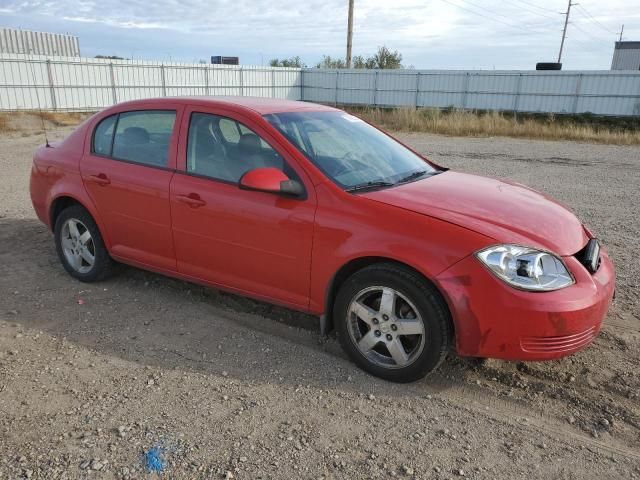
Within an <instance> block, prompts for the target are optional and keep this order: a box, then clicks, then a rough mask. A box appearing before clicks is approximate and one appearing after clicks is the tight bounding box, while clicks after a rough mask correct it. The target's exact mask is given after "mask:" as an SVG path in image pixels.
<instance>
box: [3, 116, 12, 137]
mask: <svg viewBox="0 0 640 480" xmlns="http://www.w3.org/2000/svg"><path fill="white" fill-rule="evenodd" d="M11 131H13V128H12V127H11V125H9V120H8V119H7V116H6V114H4V113H0V133H6V132H11Z"/></svg>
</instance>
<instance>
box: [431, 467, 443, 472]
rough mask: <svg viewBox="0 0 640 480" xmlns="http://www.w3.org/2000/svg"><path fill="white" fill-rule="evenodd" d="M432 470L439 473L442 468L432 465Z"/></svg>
mask: <svg viewBox="0 0 640 480" xmlns="http://www.w3.org/2000/svg"><path fill="white" fill-rule="evenodd" d="M433 471H434V472H436V473H440V472H441V471H442V469H441V468H440V467H433Z"/></svg>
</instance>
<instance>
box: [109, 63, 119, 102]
mask: <svg viewBox="0 0 640 480" xmlns="http://www.w3.org/2000/svg"><path fill="white" fill-rule="evenodd" d="M109 75H110V76H111V97H112V100H113V104H114V105H115V104H116V103H118V94H117V92H116V76H115V74H114V73H113V63H109Z"/></svg>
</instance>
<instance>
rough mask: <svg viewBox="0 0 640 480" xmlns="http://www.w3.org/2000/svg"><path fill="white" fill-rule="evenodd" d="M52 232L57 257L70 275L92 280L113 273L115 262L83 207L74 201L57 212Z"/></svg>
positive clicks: (88, 280)
mask: <svg viewBox="0 0 640 480" xmlns="http://www.w3.org/2000/svg"><path fill="white" fill-rule="evenodd" d="M54 235H55V241H56V250H57V252H58V257H59V258H60V261H61V262H62V266H63V267H64V268H65V270H66V271H67V272H68V273H69V274H70V275H71V276H72V277H75V278H77V279H78V280H81V281H83V282H95V281H99V280H104V279H105V278H107V277H108V276H110V275H111V274H112V273H113V266H114V262H113V260H112V259H111V257H110V256H109V252H107V249H106V247H105V245H104V241H103V240H102V235H100V231H99V230H98V226H97V225H96V222H95V221H94V220H93V217H92V216H91V214H90V213H89V212H87V210H86V209H85V208H84V207H82V206H80V205H73V206H71V207H68V208H65V209H64V210H63V211H62V212H60V214H59V215H58V217H57V218H56V223H55V227H54Z"/></svg>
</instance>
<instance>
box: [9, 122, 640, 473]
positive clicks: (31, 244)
mask: <svg viewBox="0 0 640 480" xmlns="http://www.w3.org/2000/svg"><path fill="white" fill-rule="evenodd" d="M27 133H28V132H27ZM27 133H25V134H22V135H18V134H13V135H5V136H3V137H0V169H1V171H2V175H0V200H1V202H0V264H1V265H2V267H1V270H0V271H1V272H2V274H1V275H0V478H11V479H14V478H46V479H50V478H92V477H93V478H146V477H150V478H155V477H157V476H158V475H157V474H155V473H149V472H148V469H147V468H146V465H145V460H148V459H150V457H149V455H147V456H146V457H145V454H148V453H149V452H151V453H159V456H160V457H161V459H162V460H163V461H164V472H165V474H164V476H167V477H168V478H239V479H258V478H264V479H267V478H278V479H281V478H285V479H288V478H290V479H298V478H305V479H306V478H309V479H318V478H325V479H337V478H353V479H359V478H385V479H386V478H389V477H394V476H396V477H399V478H420V479H426V478H433V479H447V478H450V479H455V478H461V477H464V478H473V479H490V478H491V479H492V478H514V479H516V478H554V479H555V478H560V479H582V478H598V479H609V478H610V479H621V478H640V349H639V348H638V347H639V346H640V313H639V310H640V309H639V299H638V293H639V291H640V288H639V280H638V277H637V276H636V275H637V273H636V272H637V270H638V266H639V262H638V259H637V256H636V255H637V252H638V251H639V250H640V221H638V218H637V208H638V205H639V204H640V190H639V188H638V186H639V184H640V182H639V180H640V148H638V147H615V146H595V145H587V144H577V143H555V142H540V141H526V140H514V139H495V138H489V139H467V138H464V139H462V138H447V137H438V136H431V135H417V134H411V135H402V138H403V139H404V140H406V141H407V142H408V143H409V144H411V145H412V146H413V147H415V148H416V149H418V150H420V151H421V152H424V153H426V154H428V155H429V156H430V157H431V158H433V159H434V160H435V161H437V162H439V163H441V164H442V165H445V166H448V167H451V168H454V169H458V170H462V171H467V172H475V173H481V174H486V175H492V176H498V177H507V178H511V179H515V180H517V181H520V182H522V183H526V184H528V185H530V186H532V187H534V188H537V189H539V190H542V191H545V192H547V193H549V194H551V195H553V196H554V197H556V198H558V199H559V200H561V201H562V202H564V203H565V204H567V205H568V206H569V207H571V208H572V209H573V210H574V211H575V212H576V213H577V214H578V216H579V217H581V218H582V219H583V220H585V221H586V222H587V223H588V224H589V225H590V226H591V227H592V229H593V231H595V233H596V234H597V235H598V236H599V237H600V238H602V240H603V241H604V243H605V244H606V246H607V247H608V248H609V250H610V252H611V254H612V256H613V258H614V261H615V263H616V266H617V269H618V282H619V287H618V295H617V299H616V301H615V303H614V306H613V307H612V310H611V312H610V314H609V316H608V318H607V320H606V323H605V326H604V329H603V332H602V334H601V335H600V337H599V338H598V339H597V340H596V341H595V342H594V343H593V344H592V345H591V346H590V347H588V348H587V349H586V350H584V351H582V352H580V353H578V354H576V355H574V356H572V357H570V358H566V359H563V360H559V361H553V362H548V363H527V364H524V363H516V362H499V361H493V360H491V361H486V362H484V363H478V362H474V361H470V360H464V359H459V358H456V357H455V356H451V357H450V359H449V360H448V361H447V362H446V364H445V365H444V366H443V367H442V368H441V369H440V371H439V372H437V373H436V374H434V375H433V376H431V377H429V378H428V379H426V380H424V381H421V382H417V383H415V384H410V385H395V384H390V383H386V382H383V381H381V380H378V379H376V378H373V377H370V376H368V375H366V374H365V373H363V372H361V371H359V370H358V369H357V368H356V367H354V366H353V364H351V363H350V362H349V361H348V360H347V359H346V358H345V356H344V355H343V354H342V353H341V351H340V348H339V346H338V344H337V341H336V340H335V338H328V339H326V338H321V337H320V336H319V335H318V333H317V328H316V326H317V324H316V320H315V319H314V318H312V317H309V316H306V315H303V314H299V313H296V312H292V311H289V310H286V309H282V308H277V307H273V306H270V305H267V304H263V303H259V302H254V301H250V300H247V299H244V298H240V297H236V296H233V295H229V294H225V293H221V292H217V291H214V290H211V289H206V288H202V287H199V286H195V285H191V284H187V283H184V282H181V281H177V280H172V279H168V278H165V277H162V276H159V275H155V274H152V273H147V272H143V271H140V270H136V269H133V268H123V270H122V272H121V273H120V275H118V276H116V277H115V278H113V279H110V280H109V281H107V282H104V283H100V284H93V285H86V284H81V283H79V282H77V281H74V280H73V279H71V278H70V277H69V276H68V275H67V274H66V273H65V272H64V270H63V269H62V267H61V266H60V264H59V262H58V260H57V258H56V255H55V251H54V247H53V239H52V237H51V234H50V232H48V231H47V230H46V228H45V227H44V226H43V225H41V224H40V223H39V222H38V221H37V220H36V218H35V216H34V213H33V211H32V208H31V205H30V201H29V195H28V175H29V169H30V165H31V155H32V152H33V150H34V148H35V147H36V146H37V145H38V144H39V143H42V138H41V137H40V136H37V135H35V134H33V135H27ZM65 133H68V129H67V130H64V129H58V130H56V131H55V132H54V133H53V135H52V136H53V137H62V136H63V135H64V134H65ZM23 135H24V136H23ZM154 447H155V448H156V450H152V449H154Z"/></svg>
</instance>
